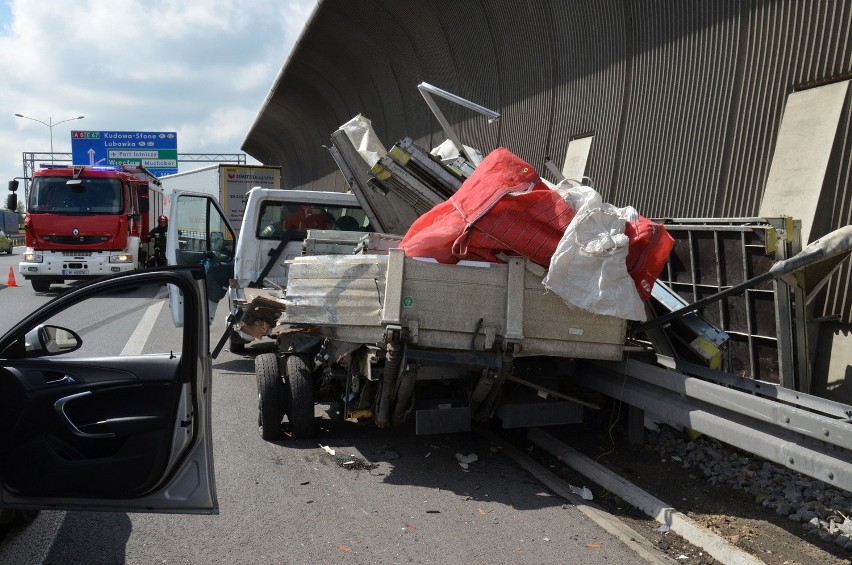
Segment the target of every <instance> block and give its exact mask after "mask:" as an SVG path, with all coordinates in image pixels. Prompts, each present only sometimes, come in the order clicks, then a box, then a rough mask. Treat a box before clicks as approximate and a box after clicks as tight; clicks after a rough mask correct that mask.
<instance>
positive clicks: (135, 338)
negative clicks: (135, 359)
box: [120, 300, 165, 355]
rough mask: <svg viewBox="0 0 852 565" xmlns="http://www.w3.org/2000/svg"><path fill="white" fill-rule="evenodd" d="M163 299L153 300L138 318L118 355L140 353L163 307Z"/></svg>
mask: <svg viewBox="0 0 852 565" xmlns="http://www.w3.org/2000/svg"><path fill="white" fill-rule="evenodd" d="M163 304H165V301H162V300H161V301H159V302H155V303H154V304H151V305H150V306H148V309H147V310H146V311H145V314H143V315H142V319H141V320H139V325H138V326H136V329H135V330H133V334H132V335H131V336H130V339H128V340H127V343H126V344H125V346H124V349H122V350H121V353H120V355H140V354H141V353H142V350H143V349H144V348H145V343H146V342H147V341H148V336H149V335H151V330H153V329H154V323H155V322H156V321H157V317H158V316H159V315H160V310H162V309H163Z"/></svg>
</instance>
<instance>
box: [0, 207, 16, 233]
mask: <svg viewBox="0 0 852 565" xmlns="http://www.w3.org/2000/svg"><path fill="white" fill-rule="evenodd" d="M0 231H2V232H5V233H6V235H17V234H18V233H20V230H19V228H18V214H17V212H12V211H9V210H0Z"/></svg>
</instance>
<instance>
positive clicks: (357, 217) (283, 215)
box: [256, 201, 373, 240]
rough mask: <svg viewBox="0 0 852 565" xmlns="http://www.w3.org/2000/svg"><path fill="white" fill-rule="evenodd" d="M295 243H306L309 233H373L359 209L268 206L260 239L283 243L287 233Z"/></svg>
mask: <svg viewBox="0 0 852 565" xmlns="http://www.w3.org/2000/svg"><path fill="white" fill-rule="evenodd" d="M288 229H289V230H293V239H296V240H302V239H305V235H306V233H307V231H308V230H339V231H363V232H369V231H373V228H372V226H371V225H370V221H369V219H368V218H367V215H366V213H365V212H364V210H363V209H361V208H360V207H358V206H332V205H319V204H314V203H308V202H275V201H270V202H264V203H263V204H262V205H261V210H260V221H259V222H258V227H257V234H256V236H257V238H258V239H277V240H280V239H281V238H282V237H283V236H284V233H285V232H286V231H287V230H288Z"/></svg>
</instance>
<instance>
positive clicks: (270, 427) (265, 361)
mask: <svg viewBox="0 0 852 565" xmlns="http://www.w3.org/2000/svg"><path fill="white" fill-rule="evenodd" d="M254 374H255V376H256V377H257V427H258V432H260V437H262V438H263V439H265V440H267V441H269V440H273V439H280V438H281V419H282V418H283V416H284V410H283V408H282V406H283V396H284V384H283V383H282V382H281V376H280V375H279V373H278V357H277V356H276V355H275V354H274V353H263V354H262V355H258V356H257V357H255V359H254Z"/></svg>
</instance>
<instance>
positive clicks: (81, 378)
mask: <svg viewBox="0 0 852 565" xmlns="http://www.w3.org/2000/svg"><path fill="white" fill-rule="evenodd" d="M181 271H183V275H181V276H176V273H179V272H181ZM189 272H190V271H188V270H186V269H183V270H178V269H175V270H174V272H172V273H169V272H161V273H141V274H136V275H124V276H122V277H119V278H132V277H136V279H135V280H140V281H143V282H148V281H157V280H159V279H161V278H162V279H164V280H165V281H167V282H168V283H170V284H175V285H176V286H178V287H179V288H180V289H181V291H182V292H183V294H184V297H185V300H184V302H185V307H186V308H187V312H189V313H191V315H190V316H189V318H188V319H186V320H185V321H186V322H187V324H186V327H184V332H183V334H182V336H183V337H182V340H183V343H181V344H178V345H180V348H177V349H178V350H179V352H178V353H175V352H168V353H158V354H146V355H124V356H107V357H79V358H74V357H67V356H65V355H56V356H50V357H41V358H33V359H27V358H23V359H22V358H16V357H15V356H14V355H7V353H8V352H9V351H14V350H15V347H14V340H13V339H11V338H9V336H10V335H11V334H15V332H16V328H17V333H18V335H19V336H22V335H23V333H24V332H25V330H26V328H28V327H29V326H28V325H27V321H25V322H24V324H23V325H19V326H20V328H19V327H16V328H13V330H12V331H11V332H10V334H7V336H4V337H3V338H2V340H0V426H2V428H0V482H2V491H0V492H2V497H0V506H6V507H11V508H14V507H39V508H69V509H70V508H75V509H76V508H87V509H105V510H139V509H145V510H146V511H151V510H157V511H169V512H171V511H180V512H194V513H210V512H215V511H216V510H217V508H216V500H215V486H214V484H213V469H212V458H211V456H210V447H211V445H212V444H211V441H210V437H209V431H208V430H209V427H208V426H209V417H210V413H209V394H210V383H209V371H210V368H209V363H208V362H207V361H206V357H207V355H208V354H207V349H208V347H209V337H208V336H207V324H206V309H205V308H203V303H205V302H206V299H205V298H204V294H203V284H204V282H203V273H201V269H194V270H192V276H191V278H190V277H188V276H187V273H189ZM111 282H113V281H106V282H105V283H100V284H101V285H102V286H103V288H101V289H98V290H100V293H95V294H92V293H91V289H89V290H90V294H91V295H92V296H103V295H104V293H105V291H114V290H115V288H118V289H119V291H120V290H121V289H122V288H123V287H122V286H121V285H119V286H118V287H114V286H111V285H110V284H109V283H111ZM97 284H98V283H96V284H95V286H97ZM157 287H158V288H159V284H158V285H157ZM86 290H87V287H83V288H82V289H79V290H75V291H72V292H71V293H69V295H73V294H74V293H76V292H83V293H85V291H86ZM186 297H189V300H187V299H186ZM70 300H71V299H69V298H68V297H67V296H63V297H60V298H59V299H57V300H54V302H52V303H50V304H48V305H46V306H45V307H43V308H42V309H41V310H44V309H48V310H49V309H50V308H49V307H50V306H51V305H54V303H56V302H57V301H60V302H62V301H69V302H70ZM55 308H58V307H55ZM37 314H38V312H37V313H36V314H34V315H33V316H31V317H30V318H32V319H31V320H29V324H30V325H32V324H34V323H38V321H39V316H38V315H37ZM47 314H49V312H47V313H43V314H42V317H45V316H46V315H47ZM202 322H203V323H202ZM199 334H203V337H199ZM10 344H12V345H10ZM18 350H20V348H18Z"/></svg>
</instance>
